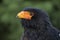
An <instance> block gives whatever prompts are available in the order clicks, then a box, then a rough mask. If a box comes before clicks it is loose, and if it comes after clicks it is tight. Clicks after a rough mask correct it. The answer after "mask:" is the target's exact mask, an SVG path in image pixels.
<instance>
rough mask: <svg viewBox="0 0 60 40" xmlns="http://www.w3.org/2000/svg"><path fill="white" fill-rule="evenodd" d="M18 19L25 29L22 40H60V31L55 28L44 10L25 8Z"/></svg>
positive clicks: (18, 15)
mask: <svg viewBox="0 0 60 40" xmlns="http://www.w3.org/2000/svg"><path fill="white" fill-rule="evenodd" d="M17 17H18V18H19V19H21V23H22V26H23V27H24V34H23V36H22V40H60V30H58V29H56V28H55V27H53V25H52V24H51V22H50V19H49V16H48V14H47V13H46V12H45V11H43V10H42V9H37V8H24V9H23V10H22V11H21V12H19V13H18V14H17Z"/></svg>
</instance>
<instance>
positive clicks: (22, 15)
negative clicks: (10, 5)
mask: <svg viewBox="0 0 60 40" xmlns="http://www.w3.org/2000/svg"><path fill="white" fill-rule="evenodd" d="M17 17H18V18H21V19H28V20H31V18H32V15H30V12H28V11H21V12H19V13H18V14H17Z"/></svg>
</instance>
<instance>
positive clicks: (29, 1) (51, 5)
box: [0, 0, 60, 40]
mask: <svg viewBox="0 0 60 40" xmlns="http://www.w3.org/2000/svg"><path fill="white" fill-rule="evenodd" d="M25 7H34V8H41V9H44V10H45V11H46V12H47V13H48V14H49V16H50V19H51V22H52V24H53V26H54V27H56V28H58V29H60V0H0V40H19V39H20V37H21V34H22V32H23V28H22V25H21V23H20V20H18V18H16V15H17V13H18V12H20V11H21V10H22V9H23V8H25Z"/></svg>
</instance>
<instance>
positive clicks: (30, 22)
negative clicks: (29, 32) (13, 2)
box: [17, 8, 49, 28]
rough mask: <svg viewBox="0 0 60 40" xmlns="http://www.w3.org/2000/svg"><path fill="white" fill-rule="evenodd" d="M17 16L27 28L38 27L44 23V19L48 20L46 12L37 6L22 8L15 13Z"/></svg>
mask: <svg viewBox="0 0 60 40" xmlns="http://www.w3.org/2000/svg"><path fill="white" fill-rule="evenodd" d="M17 17H18V18H19V19H21V22H22V25H23V26H24V27H29V28H39V27H40V26H41V25H42V24H43V25H44V24H45V22H44V21H47V22H48V21H49V19H48V15H47V14H46V12H44V11H43V10H41V9H37V8H24V9H23V10H22V11H21V12H19V13H18V14H17ZM38 26H39V27H38Z"/></svg>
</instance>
